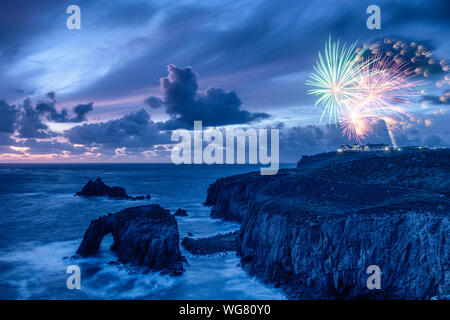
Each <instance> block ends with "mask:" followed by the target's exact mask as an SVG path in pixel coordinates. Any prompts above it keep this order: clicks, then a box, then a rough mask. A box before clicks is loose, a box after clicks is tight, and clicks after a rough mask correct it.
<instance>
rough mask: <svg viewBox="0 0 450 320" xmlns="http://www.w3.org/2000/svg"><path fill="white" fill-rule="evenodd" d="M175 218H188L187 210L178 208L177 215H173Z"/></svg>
mask: <svg viewBox="0 0 450 320" xmlns="http://www.w3.org/2000/svg"><path fill="white" fill-rule="evenodd" d="M173 215H174V216H175V217H187V216H188V214H187V212H186V210H184V209H181V208H178V209H177V211H175V213H174V214H173Z"/></svg>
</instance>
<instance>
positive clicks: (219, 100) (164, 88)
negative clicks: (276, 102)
mask: <svg viewBox="0 0 450 320" xmlns="http://www.w3.org/2000/svg"><path fill="white" fill-rule="evenodd" d="M167 70H168V71H169V75H168V76H167V77H165V78H161V80H160V86H161V92H162V96H163V98H162V99H159V98H157V97H154V96H152V97H149V98H147V99H146V103H147V104H148V105H149V106H150V107H152V108H158V107H161V106H164V107H165V108H166V109H165V110H166V113H167V114H168V115H170V120H168V121H166V122H165V123H164V125H163V128H165V129H177V128H192V127H193V124H194V121H195V120H202V121H203V125H204V126H224V125H229V124H245V123H250V122H253V121H259V120H262V119H266V118H268V117H269V115H268V114H266V113H252V112H249V111H246V110H242V109H241V105H242V102H241V100H240V99H239V98H238V96H237V95H236V93H235V92H233V91H229V92H225V91H224V90H222V89H216V88H209V89H207V90H206V92H205V93H198V92H197V91H198V83H197V78H198V75H197V74H196V73H194V72H193V71H192V68H191V67H186V68H178V67H176V66H175V65H173V64H170V65H169V66H168V67H167Z"/></svg>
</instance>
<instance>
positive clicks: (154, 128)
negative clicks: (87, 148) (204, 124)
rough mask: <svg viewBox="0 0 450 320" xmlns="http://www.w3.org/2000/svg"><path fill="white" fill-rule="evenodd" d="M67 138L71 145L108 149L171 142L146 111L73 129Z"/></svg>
mask: <svg viewBox="0 0 450 320" xmlns="http://www.w3.org/2000/svg"><path fill="white" fill-rule="evenodd" d="M65 136H66V137H67V138H68V139H69V141H70V142H71V143H75V144H83V145H102V146H105V147H108V148H121V147H126V148H130V147H131V148H133V147H147V146H153V145H155V144H160V143H167V142H169V141H170V140H169V136H168V134H166V133H160V130H159V127H158V125H157V124H156V123H154V122H153V121H151V120H150V116H149V114H148V113H147V111H145V110H144V109H140V110H138V111H136V112H132V113H130V114H128V115H126V116H124V117H122V118H120V119H115V120H109V121H107V122H102V123H91V124H84V125H81V126H76V127H73V128H71V129H69V130H67V131H66V132H65Z"/></svg>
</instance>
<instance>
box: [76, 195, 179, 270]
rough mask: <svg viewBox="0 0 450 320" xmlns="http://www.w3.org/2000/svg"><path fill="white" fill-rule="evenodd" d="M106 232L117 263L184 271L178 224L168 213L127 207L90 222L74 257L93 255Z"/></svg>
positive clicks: (148, 208) (156, 209)
mask: <svg viewBox="0 0 450 320" xmlns="http://www.w3.org/2000/svg"><path fill="white" fill-rule="evenodd" d="M109 233H111V234H112V236H113V239H114V243H113V245H112V246H111V250H113V251H115V253H116V254H117V257H118V258H119V261H120V262H123V263H130V264H133V265H139V266H145V267H148V268H149V269H150V270H152V271H163V272H165V273H170V274H172V275H179V274H181V273H182V272H183V271H184V270H183V261H185V259H184V257H183V256H182V255H181V252H180V248H179V234H178V225H177V221H176V219H175V218H174V217H173V216H172V215H171V214H170V211H169V210H165V209H163V208H162V207H161V206H159V205H156V204H154V205H147V206H140V207H132V208H127V209H124V210H121V211H119V212H116V213H114V214H108V215H105V216H102V217H100V218H98V219H95V220H92V221H91V223H90V225H89V227H88V229H87V230H86V233H85V234H84V238H83V241H82V242H81V244H80V246H79V248H78V250H77V254H78V255H79V256H81V257H87V256H90V255H93V254H96V253H97V252H98V249H99V247H100V244H101V242H102V240H103V237H104V236H105V235H106V234H109Z"/></svg>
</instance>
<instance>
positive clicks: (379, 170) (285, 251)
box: [205, 148, 450, 299]
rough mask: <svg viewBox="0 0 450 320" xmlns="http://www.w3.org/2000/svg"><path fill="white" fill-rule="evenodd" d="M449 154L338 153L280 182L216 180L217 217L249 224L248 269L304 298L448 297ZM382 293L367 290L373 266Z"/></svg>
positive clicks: (284, 173)
mask: <svg viewBox="0 0 450 320" xmlns="http://www.w3.org/2000/svg"><path fill="white" fill-rule="evenodd" d="M449 195H450V150H448V149H440V150H418V149H414V148H411V149H403V150H401V151H400V150H390V151H386V152H381V151H380V152H375V151H374V152H343V153H338V152H331V153H325V154H320V155H317V156H310V157H306V158H303V159H302V160H301V161H300V162H299V166H298V167H297V168H296V169H285V170H280V171H279V173H278V174H277V175H274V176H261V175H259V173H258V172H256V173H249V174H241V175H236V176H232V177H228V178H223V179H219V180H217V181H216V182H215V183H214V184H212V185H211V186H210V187H209V189H208V195H207V199H206V201H205V204H206V205H209V206H212V210H211V216H212V217H215V218H221V219H224V220H230V221H237V222H240V223H241V228H240V231H239V235H238V239H237V253H238V255H240V257H241V261H242V264H243V266H244V268H245V269H246V270H248V271H249V272H250V273H251V274H254V275H256V276H258V277H259V278H261V279H262V280H264V281H266V282H269V283H272V284H275V285H276V286H280V287H282V288H283V289H284V291H285V292H286V293H288V295H289V296H290V297H292V298H300V299H379V298H380V299H381V298H385V299H428V298H431V297H435V296H444V295H448V294H450V254H449V253H450V242H449V235H450V224H449V212H450V200H449V199H448V196H449ZM370 265H377V266H379V267H380V269H381V273H382V274H381V289H379V290H378V289H372V290H369V289H368V288H367V284H366V283H367V279H368V277H369V276H370V275H369V274H367V268H368V267H369V266H370Z"/></svg>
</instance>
